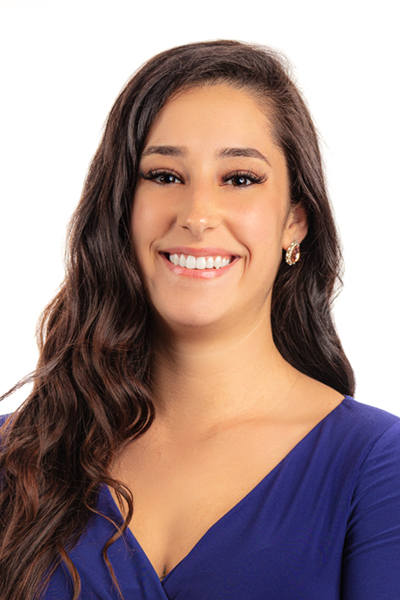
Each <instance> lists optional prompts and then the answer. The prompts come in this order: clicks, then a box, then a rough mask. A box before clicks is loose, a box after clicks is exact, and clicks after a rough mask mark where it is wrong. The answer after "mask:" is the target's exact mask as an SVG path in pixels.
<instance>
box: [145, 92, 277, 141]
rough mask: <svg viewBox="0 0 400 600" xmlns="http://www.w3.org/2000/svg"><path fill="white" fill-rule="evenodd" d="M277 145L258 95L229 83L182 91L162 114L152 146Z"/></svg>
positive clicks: (150, 137) (153, 131)
mask: <svg viewBox="0 0 400 600" xmlns="http://www.w3.org/2000/svg"><path fill="white" fill-rule="evenodd" d="M188 143H189V144H190V145H191V146H196V145H198V146H202V147H209V148H211V147H215V146H221V145H222V146H232V147H233V146H254V145H262V146H263V147H264V148H265V147H266V146H271V147H273V146H275V144H274V142H273V138H272V135H271V123H270V121H269V119H268V117H267V116H266V111H264V110H263V109H262V108H261V106H260V104H259V102H258V101H257V100H256V98H255V96H254V95H252V94H251V92H249V91H244V90H241V89H235V88H234V87H232V86H230V85H228V84H215V85H204V86H201V87H195V88H191V89H189V90H185V91H181V92H179V93H178V94H177V95H176V96H174V97H173V98H171V99H170V100H168V101H167V103H166V104H165V105H164V107H163V108H162V109H161V110H160V112H159V113H158V115H157V117H156V119H155V121H154V123H153V125H152V127H151V129H150V132H149V135H148V137H147V140H146V144H145V148H146V147H147V146H149V145H158V144H159V145H161V144H174V145H185V146H187V145H188Z"/></svg>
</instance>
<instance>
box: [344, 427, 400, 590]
mask: <svg viewBox="0 0 400 600" xmlns="http://www.w3.org/2000/svg"><path fill="white" fill-rule="evenodd" d="M395 599H400V422H397V423H395V424H394V425H392V426H391V427H390V428H389V429H388V430H387V431H386V432H385V433H384V434H383V435H382V436H381V437H380V438H379V439H378V441H377V442H376V443H375V445H374V446H373V448H372V449H371V451H370V452H369V454H368V456H367V457H366V458H365V460H364V461H363V463H362V465H361V467H360V470H359V473H358V477H357V480H356V483H355V488H354V494H353V499H352V504H351V509H350V517H349V522H348V529H347V536H346V544H345V550H344V554H343V571H342V600H395Z"/></svg>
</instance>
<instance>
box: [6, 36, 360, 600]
mask: <svg viewBox="0 0 400 600" xmlns="http://www.w3.org/2000/svg"><path fill="white" fill-rule="evenodd" d="M219 82H226V83H228V84H230V85H233V86H235V87H237V88H240V89H246V90H248V91H250V92H252V93H253V94H254V95H255V96H256V98H257V99H258V101H259V102H260V103H261V104H262V106H263V107H265V110H266V112H267V113H268V116H269V118H270V120H271V122H272V126H273V134H274V137H275V141H276V144H277V145H278V147H280V148H281V149H282V151H283V153H284V155H285V157H286V162H287V168H288V173H289V178H290V189H291V198H290V201H291V203H292V205H296V204H298V203H301V204H302V205H303V206H304V208H305V209H306V211H307V213H308V219H309V230H308V234H307V236H306V238H305V240H304V241H303V243H302V258H301V261H300V262H299V263H298V264H296V266H293V267H288V266H287V265H286V264H285V261H284V257H283V256H282V264H281V266H280V268H279V272H278V275H277V278H276V281H275V284H274V288H273V300H272V328H273V335H274V340H275V343H276V346H277V348H278V350H279V351H280V353H281V354H282V356H283V357H284V358H285V359H286V360H287V361H288V362H289V363H291V364H292V365H293V366H295V367H296V368H297V369H299V370H300V371H302V372H303V373H306V374H307V375H309V376H310V377H313V378H314V379H317V380H319V381H321V382H323V383H325V384H327V385H329V386H331V387H333V388H334V389H336V390H337V391H339V392H341V393H342V394H353V391H354V378H353V372H352V369H351V367H350V364H349V362H348V360H347V358H346V356H345V354H344V352H343V349H342V347H341V344H340V340H339V338H338V336H337V333H336V331H335V327H334V324H333V322H332V317H331V301H332V297H333V295H334V293H335V291H337V285H338V282H339V283H340V261H341V256H340V249H339V244H338V237H337V232H336V229H335V224H334V221H333V218H332V212H331V209H330V205H329V201H328V198H327V193H326V187H325V182H324V174H323V168H322V165H321V156H320V150H319V145H318V137H317V134H316V131H315V127H314V125H313V122H312V119H311V117H310V115H309V112H308V110H307V107H306V105H305V103H304V101H303V99H302V97H301V95H300V93H299V91H298V89H297V88H296V86H295V85H294V83H293V82H292V80H291V79H290V77H289V75H288V67H287V63H286V61H285V59H284V58H283V57H281V56H280V55H279V54H278V53H276V52H274V51H272V50H270V49H266V48H263V47H258V46H253V45H249V44H243V43H239V42H235V41H216V42H205V43H196V44H189V45H186V46H180V47H178V48H173V49H171V50H168V51H166V52H163V53H161V54H159V55H157V56H156V57H154V58H153V59H151V60H150V61H149V62H147V63H146V64H145V65H144V66H143V67H142V68H141V69H140V70H139V71H138V72H137V73H136V75H135V76H134V77H133V78H132V79H131V80H130V81H129V83H128V84H127V85H126V86H125V88H124V89H123V91H122V92H121V94H120V95H119V97H118V99H117V101H116V102H115V104H114V106H113V108H112V110H111V112H110V115H109V118H108V121H107V124H106V127H105V131H104V135H103V139H102V141H101V144H100V146H99V149H98V150H97V152H96V154H95V156H94V158H93V161H92V163H91V166H90V170H89V174H88V176H87V180H86V182H85V186H84V190H83V195H82V198H81V201H80V204H79V206H78V208H77V210H76V212H75V214H74V216H73V218H72V221H71V224H70V230H69V245H68V253H67V260H66V277H65V280H64V283H63V284H62V286H61V288H60V291H59V293H58V295H57V296H56V298H55V299H54V300H53V301H52V302H51V303H50V304H49V305H48V307H47V308H46V309H45V311H44V314H43V316H42V319H41V321H40V324H39V328H38V332H39V333H38V341H39V348H40V358H39V362H38V366H37V369H36V371H35V373H34V374H33V375H32V376H31V377H28V378H26V379H25V380H24V381H22V382H21V383H20V384H18V386H16V387H19V386H20V385H23V384H24V383H26V382H27V381H33V384H34V385H33V391H32V393H31V394H30V396H29V398H28V399H27V400H26V402H25V403H24V404H23V406H22V407H21V408H20V409H19V410H18V411H17V412H16V413H15V414H14V415H13V416H12V417H11V418H10V419H9V421H8V422H7V423H6V425H5V426H4V428H3V440H2V455H1V458H0V472H1V474H2V475H1V491H0V597H1V598H2V600H30V599H32V598H37V597H38V596H39V592H38V590H40V588H41V586H42V587H43V585H44V584H45V582H46V576H47V577H49V576H50V574H51V572H52V569H54V568H55V567H56V566H57V565H58V564H59V563H60V562H64V563H65V564H66V566H67V567H68V569H69V571H70V573H71V578H72V581H73V585H74V596H73V598H74V600H75V599H76V598H77V597H78V595H79V590H80V583H79V576H78V573H77V571H76V569H75V567H74V565H73V564H72V562H71V560H70V559H69V558H68V550H69V549H70V548H71V547H72V546H73V544H74V543H75V542H76V540H77V539H78V538H79V536H80V534H81V533H82V531H83V528H84V526H85V525H86V523H87V522H88V519H89V517H90V515H91V514H92V513H93V512H94V511H95V510H96V503H97V497H98V491H99V487H100V485H101V484H102V483H106V484H108V485H110V486H112V487H113V488H114V489H115V490H116V493H117V496H118V497H119V498H120V500H121V501H122V497H123V498H125V500H126V501H127V503H128V506H129V514H128V517H127V519H126V522H125V527H126V526H127V525H128V523H129V519H130V516H131V514H132V510H133V503H132V497H131V494H130V492H129V490H128V489H127V488H125V487H124V486H123V485H122V484H121V483H119V482H118V481H115V480H114V479H113V478H112V477H111V476H110V473H109V471H110V466H111V463H112V461H113V458H114V457H115V454H116V452H117V451H118V450H120V449H121V447H122V445H123V444H126V443H127V442H128V441H130V440H132V439H133V438H135V437H137V436H139V435H140V434H142V433H143V432H144V431H146V429H147V428H148V427H149V426H150V425H151V423H152V420H153V418H154V405H153V402H152V399H151V386H150V373H149V363H150V353H151V344H150V336H149V327H150V324H151V314H150V310H149V306H148V303H147V301H146V298H145V294H144V290H143V285H142V282H141V280H140V277H139V275H138V268H137V264H136V260H135V257H134V254H133V252H132V243H131V239H130V216H131V208H132V198H133V195H134V189H135V183H136V177H137V172H138V164H139V159H140V155H141V152H142V149H143V145H144V143H145V139H146V136H147V134H148V132H149V129H150V127H151V124H152V122H153V121H154V118H155V116H156V115H157V113H158V111H159V110H160V108H161V107H162V106H163V105H164V104H165V102H166V101H167V100H168V99H169V98H170V97H171V96H172V95H173V94H174V93H176V92H177V91H178V90H181V89H183V88H190V87H193V86H198V85H205V84H213V83H219ZM14 389H15V388H14ZM12 391H13V390H11V391H10V392H9V393H11V392H12ZM6 395H8V394H6ZM118 535H121V532H120V531H118V530H117V529H116V533H115V536H114V538H112V539H111V540H109V541H108V542H107V544H106V546H105V548H104V558H105V560H107V548H108V547H109V545H110V544H111V543H112V542H113V541H114V539H115V538H116V537H117V536H118ZM110 568H111V567H110Z"/></svg>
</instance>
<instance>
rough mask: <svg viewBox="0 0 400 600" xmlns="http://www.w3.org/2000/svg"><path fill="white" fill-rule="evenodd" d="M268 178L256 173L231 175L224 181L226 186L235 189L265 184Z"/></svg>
mask: <svg viewBox="0 0 400 600" xmlns="http://www.w3.org/2000/svg"><path fill="white" fill-rule="evenodd" d="M266 179H267V177H266V176H260V175H256V174H255V173H246V172H245V173H240V172H239V173H229V175H226V176H225V177H224V178H223V180H224V184H225V185H232V186H233V187H248V186H250V185H253V184H257V183H263V182H264V181H266Z"/></svg>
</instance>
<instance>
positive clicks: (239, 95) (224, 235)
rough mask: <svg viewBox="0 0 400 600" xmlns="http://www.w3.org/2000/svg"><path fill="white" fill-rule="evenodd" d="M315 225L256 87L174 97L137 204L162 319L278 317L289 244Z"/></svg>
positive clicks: (148, 151)
mask: <svg viewBox="0 0 400 600" xmlns="http://www.w3.org/2000/svg"><path fill="white" fill-rule="evenodd" d="M305 228H306V225H305V223H304V219H302V218H301V217H300V216H299V215H298V214H294V213H293V212H292V211H290V210H289V189H288V177H287V169H286V163H285V158H284V156H283V154H282V153H281V151H280V150H279V149H278V148H277V147H276V145H275V144H274V142H273V140H272V136H271V132H270V123H269V122H268V120H267V118H266V116H265V114H264V113H263V112H262V110H261V108H260V107H259V106H258V105H257V103H256V101H255V99H254V98H253V97H252V96H251V95H250V94H249V93H246V92H244V91H239V90H235V89H233V88H232V87H230V86H228V85H214V86H204V87H200V88H194V89H192V90H189V91H186V92H183V93H181V94H180V95H178V96H177V97H175V98H173V99H171V100H170V101H168V102H167V104H166V105H165V106H164V107H163V108H162V110H161V111H160V112H159V114H158V116H157V118H156V120H155V122H154V124H153V126H152V128H151V130H150V133H149V135H148V138H147V140H146V143H145V146H144V150H143V153H142V157H141V161H140V177H139V179H138V183H137V186H136V190H135V196H134V202H133V212H132V238H133V245H134V250H135V253H136V256H137V258H138V261H139V265H140V269H141V272H142V277H143V280H144V282H145V285H146V289H147V294H148V298H149V300H150V302H151V304H152V305H153V307H154V308H155V310H156V312H157V313H158V315H159V317H160V318H161V320H162V321H164V322H165V323H166V324H168V326H169V327H176V328H178V327H181V328H182V327H184V328H185V327H203V328H204V327H213V328H218V327H230V328H232V327H246V326H251V324H253V326H254V323H255V322H257V321H258V320H260V319H263V318H267V319H269V315H270V303H271V302H270V301H271V290H272V286H273V282H274V279H275V276H276V273H277V270H278V267H279V265H280V262H281V258H282V248H284V249H286V248H287V247H288V246H289V245H290V243H291V242H292V241H294V240H295V239H297V240H298V241H299V242H300V241H301V240H302V239H303V237H304V235H305ZM288 268H295V267H288Z"/></svg>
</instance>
